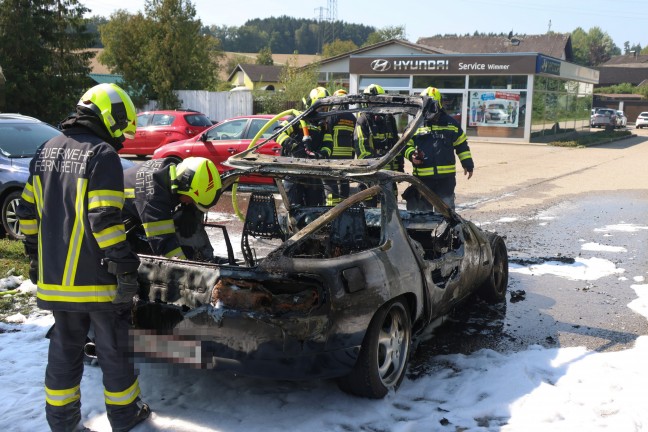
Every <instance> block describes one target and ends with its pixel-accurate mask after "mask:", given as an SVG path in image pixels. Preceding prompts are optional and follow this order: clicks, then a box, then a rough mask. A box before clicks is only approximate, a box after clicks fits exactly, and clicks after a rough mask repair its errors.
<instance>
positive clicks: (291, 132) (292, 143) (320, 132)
mask: <svg viewBox="0 0 648 432" xmlns="http://www.w3.org/2000/svg"><path fill="white" fill-rule="evenodd" d="M293 119H294V116H291V117H289V118H288V119H286V120H285V121H283V122H282V123H281V125H282V126H284V125H286V124H288V123H289V122H290V121H292V120H293ZM304 126H305V127H306V128H307V129H308V135H309V136H310V137H311V140H312V143H311V150H312V151H314V152H318V153H320V155H321V156H323V157H325V158H329V157H330V156H331V147H332V144H333V143H332V139H331V136H330V134H327V133H326V132H325V131H324V129H325V128H324V127H323V125H317V124H314V123H312V122H309V121H308V119H302V120H301V121H299V122H297V123H296V124H294V125H292V126H290V127H289V128H288V129H286V130H284V131H283V132H281V133H280V134H279V136H278V137H277V143H278V144H279V145H281V155H282V156H292V157H298V158H304V157H309V155H308V154H307V152H306V149H305V148H304V144H303V139H304V129H303V128H304Z"/></svg>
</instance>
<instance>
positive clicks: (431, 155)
mask: <svg viewBox="0 0 648 432" xmlns="http://www.w3.org/2000/svg"><path fill="white" fill-rule="evenodd" d="M417 148H418V150H419V151H422V152H423V154H424V157H425V158H424V159H423V163H421V164H419V165H414V168H413V174H414V175H415V176H419V177H427V176H433V175H434V176H447V175H455V174H456V167H455V153H456V154H457V157H458V158H459V161H460V162H461V165H462V166H463V167H464V168H465V169H467V170H468V171H472V169H473V168H474V166H475V165H474V163H473V160H472V155H471V154H470V147H468V140H467V139H466V134H465V133H464V131H463V130H462V129H461V126H459V123H458V122H457V121H456V120H455V119H453V118H452V117H450V116H449V115H448V114H447V113H445V112H441V115H440V116H439V118H438V119H437V120H436V121H429V120H426V121H425V122H424V123H423V125H422V126H421V127H419V128H418V129H417V130H416V132H415V133H414V136H413V137H412V139H411V140H409V142H408V143H407V145H406V147H405V150H404V152H403V153H404V155H405V158H407V159H410V157H411V156H412V153H414V151H416V149H417Z"/></svg>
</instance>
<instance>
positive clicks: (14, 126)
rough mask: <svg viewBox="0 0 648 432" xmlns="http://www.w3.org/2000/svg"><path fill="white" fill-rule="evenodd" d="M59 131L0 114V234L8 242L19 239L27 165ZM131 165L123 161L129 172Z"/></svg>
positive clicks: (34, 119)
mask: <svg viewBox="0 0 648 432" xmlns="http://www.w3.org/2000/svg"><path fill="white" fill-rule="evenodd" d="M60 133H61V131H59V130H58V129H56V128H54V127H52V126H50V125H49V124H47V123H44V122H42V121H40V120H38V119H36V118H33V117H28V116H24V115H20V114H0V205H2V207H1V210H0V211H1V213H0V219H2V224H1V225H0V231H2V232H3V233H4V234H5V235H6V236H7V237H9V238H10V239H16V240H17V239H21V238H22V237H23V236H22V234H21V233H20V223H19V221H18V218H17V217H16V207H17V206H18V201H19V200H20V195H21V194H22V191H23V188H24V187H25V183H27V179H28V178H29V162H30V161H31V159H32V158H33V157H34V154H35V153H36V149H37V148H38V147H39V146H40V145H41V144H43V143H44V142H46V141H48V140H49V139H50V138H53V137H55V136H57V135H59V134H60ZM132 165H134V163H133V162H131V161H129V160H126V159H122V166H123V167H124V169H125V168H128V167H130V166H132Z"/></svg>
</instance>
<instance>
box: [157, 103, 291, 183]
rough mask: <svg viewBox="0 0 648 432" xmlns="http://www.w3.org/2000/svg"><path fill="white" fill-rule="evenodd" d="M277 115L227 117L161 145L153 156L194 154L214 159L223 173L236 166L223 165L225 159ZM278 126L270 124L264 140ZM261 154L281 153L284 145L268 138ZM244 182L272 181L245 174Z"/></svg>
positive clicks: (186, 155) (248, 142) (238, 149)
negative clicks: (189, 135)
mask: <svg viewBox="0 0 648 432" xmlns="http://www.w3.org/2000/svg"><path fill="white" fill-rule="evenodd" d="M273 117H274V116H273V115H270V114H258V115H248V116H239V117H233V118H231V119H227V120H223V121H222V122H220V123H218V124H216V125H214V126H212V127H211V128H209V129H207V130H206V131H204V132H203V133H200V134H198V135H196V136H195V137H193V138H191V139H188V140H184V141H178V142H174V143H169V144H167V145H164V146H162V147H160V148H159V149H157V150H155V152H154V153H153V159H161V158H167V157H170V158H174V159H176V160H177V161H181V160H183V159H186V158H188V157H190V156H201V157H204V158H207V159H210V160H212V161H213V162H214V163H215V164H216V167H217V168H218V171H219V172H221V173H223V172H225V171H228V170H231V169H232V168H231V167H228V166H225V165H223V162H225V161H226V160H227V159H228V158H229V157H230V156H232V155H233V154H237V153H241V152H242V151H244V150H246V149H247V148H248V146H249V145H250V142H251V141H252V138H254V136H255V135H256V134H257V133H258V132H259V131H260V130H261V128H262V127H263V126H265V124H266V123H267V122H268V121H269V120H271V119H272V118H273ZM277 127H279V122H276V124H274V125H272V126H270V127H269V128H268V129H267V130H266V132H265V133H264V134H263V136H262V138H261V139H265V138H268V137H270V135H272V132H273V131H274V130H275V128H277ZM260 153H263V154H268V155H279V154H280V153H281V146H280V145H279V144H277V143H276V142H275V141H268V142H267V143H266V144H264V145H263V146H262V147H261V149H260ZM240 182H241V183H269V180H267V179H261V178H260V177H241V178H240Z"/></svg>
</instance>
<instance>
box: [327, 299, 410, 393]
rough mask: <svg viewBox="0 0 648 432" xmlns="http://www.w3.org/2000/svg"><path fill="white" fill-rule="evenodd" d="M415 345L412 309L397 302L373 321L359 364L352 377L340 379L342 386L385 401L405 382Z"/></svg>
mask: <svg viewBox="0 0 648 432" xmlns="http://www.w3.org/2000/svg"><path fill="white" fill-rule="evenodd" d="M411 345H412V324H411V318H410V313H409V309H408V308H407V306H406V305H405V304H404V303H403V301H402V300H398V299H397V300H393V301H391V302H389V303H387V304H386V305H385V306H383V307H382V308H380V309H379V310H378V311H377V312H376V314H375V315H374V317H373V318H372V320H371V322H370V323H369V328H368V330H367V333H366V334H365V337H364V340H363V341H362V346H361V348H360V354H359V355H358V359H357V360H356V364H355V366H354V367H353V370H352V371H351V373H350V374H349V375H347V376H345V377H342V378H339V379H338V381H337V382H338V386H339V387H340V389H341V390H342V391H344V392H346V393H349V394H352V395H356V396H361V397H366V398H370V399H382V398H384V397H385V395H387V393H388V392H389V390H391V389H393V390H396V389H398V386H399V385H400V383H401V382H402V381H403V378H404V377H405V372H406V370H407V363H408V361H409V355H410V350H411Z"/></svg>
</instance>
